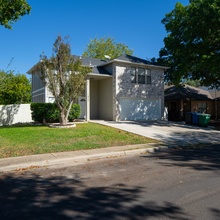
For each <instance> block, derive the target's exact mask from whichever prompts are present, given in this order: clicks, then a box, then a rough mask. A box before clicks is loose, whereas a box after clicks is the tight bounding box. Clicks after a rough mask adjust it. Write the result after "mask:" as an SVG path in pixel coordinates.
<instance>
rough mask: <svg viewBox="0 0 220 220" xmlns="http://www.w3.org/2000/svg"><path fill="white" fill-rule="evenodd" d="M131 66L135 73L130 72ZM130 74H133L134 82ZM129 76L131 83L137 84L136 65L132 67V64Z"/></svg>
mask: <svg viewBox="0 0 220 220" xmlns="http://www.w3.org/2000/svg"><path fill="white" fill-rule="evenodd" d="M132 68H134V70H135V71H134V72H135V74H133V73H132ZM132 76H134V81H135V82H133V80H132ZM130 78H131V83H134V84H137V68H136V67H133V66H132V67H131V73H130Z"/></svg>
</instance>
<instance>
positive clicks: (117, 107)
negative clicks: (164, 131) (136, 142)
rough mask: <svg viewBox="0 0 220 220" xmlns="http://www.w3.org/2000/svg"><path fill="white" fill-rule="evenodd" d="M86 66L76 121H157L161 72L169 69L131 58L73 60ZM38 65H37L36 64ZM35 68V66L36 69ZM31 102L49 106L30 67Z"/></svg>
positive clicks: (160, 112) (161, 98) (48, 98)
mask: <svg viewBox="0 0 220 220" xmlns="http://www.w3.org/2000/svg"><path fill="white" fill-rule="evenodd" d="M75 59H81V61H82V64H83V65H85V66H90V67H91V68H92V72H91V73H90V74H88V78H87V80H86V86H85V91H84V92H83V94H82V96H81V97H80V98H79V100H78V104H80V106H81V116H80V118H84V117H85V118H86V120H90V119H104V120H113V121H120V120H121V121H124V120H154V119H155V120H161V119H163V114H164V71H165V70H166V69H167V68H169V67H165V66H161V65H159V64H157V63H153V62H149V61H147V60H143V59H140V58H137V57H134V56H129V55H126V54H125V55H122V56H120V57H118V58H115V59H113V60H109V61H106V60H100V59H95V58H89V57H81V56H75ZM36 65H38V64H36ZM36 65H35V66H36ZM27 73H28V74H32V102H46V103H48V102H53V101H54V97H53V96H52V95H51V93H50V92H49V91H48V89H47V88H45V87H44V85H43V84H42V82H41V80H40V78H39V76H38V74H37V73H36V72H34V67H32V68H31V69H30V70H29V71H28V72H27Z"/></svg>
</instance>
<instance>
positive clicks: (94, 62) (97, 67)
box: [27, 54, 169, 75]
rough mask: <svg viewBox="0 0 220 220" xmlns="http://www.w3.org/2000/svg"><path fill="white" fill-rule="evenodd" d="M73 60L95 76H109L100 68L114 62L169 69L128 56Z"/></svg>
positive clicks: (75, 56) (29, 71) (79, 57)
mask: <svg viewBox="0 0 220 220" xmlns="http://www.w3.org/2000/svg"><path fill="white" fill-rule="evenodd" d="M73 57H74V58H75V60H77V59H80V60H81V61H82V64H83V65H84V66H91V68H92V72H93V73H97V74H108V75H111V74H110V73H109V72H108V71H107V70H105V69H104V68H102V67H103V66H105V65H108V64H109V63H112V62H115V61H121V62H130V63H136V64H142V65H149V66H157V67H160V68H169V67H166V66H162V65H159V64H158V63H154V62H150V61H147V60H144V59H141V58H138V57H134V56H130V55H127V54H123V55H122V56H120V57H117V58H115V59H113V60H108V61H107V60H102V59H96V58H91V57H83V56H77V55H73ZM38 64H39V62H38V63H37V64H36V65H34V66H33V67H32V68H31V69H30V70H28V71H27V73H29V74H30V73H31V72H32V70H33V68H34V67H35V66H37V65H38Z"/></svg>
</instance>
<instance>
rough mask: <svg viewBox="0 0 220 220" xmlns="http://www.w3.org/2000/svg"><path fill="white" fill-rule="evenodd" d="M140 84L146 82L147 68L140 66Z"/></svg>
mask: <svg viewBox="0 0 220 220" xmlns="http://www.w3.org/2000/svg"><path fill="white" fill-rule="evenodd" d="M138 84H145V69H143V68H138Z"/></svg>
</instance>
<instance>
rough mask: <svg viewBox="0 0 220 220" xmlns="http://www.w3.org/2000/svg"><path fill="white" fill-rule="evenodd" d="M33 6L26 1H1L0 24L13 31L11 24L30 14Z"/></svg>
mask: <svg viewBox="0 0 220 220" xmlns="http://www.w3.org/2000/svg"><path fill="white" fill-rule="evenodd" d="M30 11H31V6H30V5H28V3H27V1H26V0H0V24H1V25H3V26H4V27H5V28H8V29H12V26H11V24H13V23H15V22H17V20H18V19H21V17H22V16H24V15H26V14H30Z"/></svg>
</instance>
